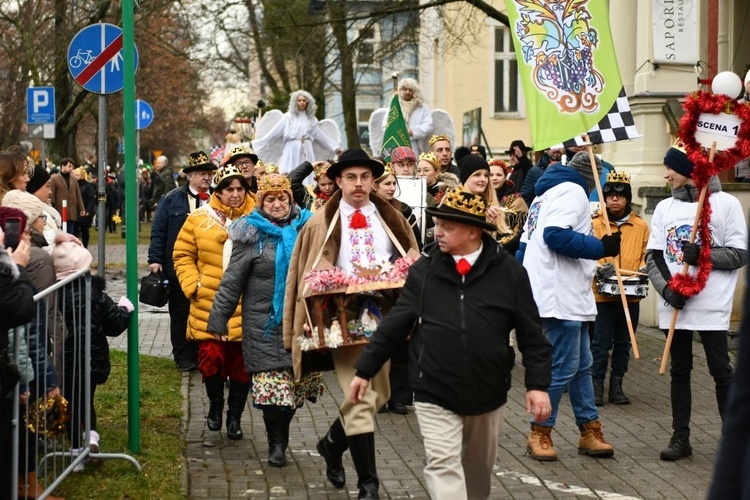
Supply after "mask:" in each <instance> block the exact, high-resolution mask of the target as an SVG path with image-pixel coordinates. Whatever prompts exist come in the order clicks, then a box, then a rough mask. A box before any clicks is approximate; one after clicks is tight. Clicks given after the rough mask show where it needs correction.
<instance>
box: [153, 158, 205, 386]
mask: <svg viewBox="0 0 750 500" xmlns="http://www.w3.org/2000/svg"><path fill="white" fill-rule="evenodd" d="M216 168H217V167H216V165H214V164H213V163H211V161H210V160H209V159H208V155H207V154H206V153H204V152H203V151H197V152H195V153H190V156H189V157H188V166H187V167H185V168H184V169H183V170H182V171H183V172H185V174H186V175H187V178H188V183H187V184H185V185H184V186H182V187H179V188H174V189H172V190H171V191H169V192H168V193H167V194H165V195H164V197H163V198H162V199H161V201H160V202H159V205H158V206H157V208H156V214H155V215H154V224H153V226H152V227H151V244H150V245H149V247H148V269H149V271H151V272H153V273H156V272H162V273H163V274H164V278H166V279H168V280H169V282H170V283H171V284H172V286H170V287H169V331H170V337H171V341H172V356H173V357H174V362H175V364H176V365H177V368H178V369H179V370H180V371H183V372H185V371H195V370H197V369H198V348H197V344H196V343H194V342H188V341H187V337H186V336H185V333H186V332H187V321H188V315H189V313H190V300H188V298H187V297H185V294H184V293H182V288H180V285H179V282H178V281H177V274H175V271H174V262H173V260H172V251H173V250H174V243H175V241H176V240H177V235H178V234H179V233H180V229H182V225H183V224H184V223H185V219H187V216H188V214H189V213H190V212H192V211H193V210H195V209H196V208H200V207H202V206H203V205H206V204H207V203H208V200H209V198H210V194H209V191H208V190H209V188H210V187H211V179H213V175H214V172H213V171H214V170H216Z"/></svg>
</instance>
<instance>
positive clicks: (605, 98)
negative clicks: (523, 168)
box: [505, 0, 630, 150]
mask: <svg viewBox="0 0 750 500" xmlns="http://www.w3.org/2000/svg"><path fill="white" fill-rule="evenodd" d="M505 3H506V6H507V9H508V18H509V20H510V29H511V32H512V33H513V41H514V45H515V51H516V57H517V59H518V71H519V73H520V75H521V82H522V84H523V89H524V95H525V98H526V110H527V116H528V118H529V122H530V124H531V136H532V139H533V144H534V149H535V150H542V149H546V148H548V147H550V146H554V145H557V144H561V143H563V142H565V141H567V140H569V139H571V138H573V137H576V136H579V135H580V134H583V133H586V132H588V131H589V130H591V129H592V128H593V129H596V126H597V124H599V122H600V121H601V120H603V119H606V115H607V113H609V112H611V110H612V109H613V106H614V105H615V101H616V100H617V97H618V95H619V94H620V91H621V89H622V80H621V79H620V71H619V69H618V67H617V58H616V57H615V47H614V43H613V41H612V34H611V32H610V28H609V11H608V9H607V2H606V0H506V2H505ZM626 103H627V101H626ZM615 109H616V107H615ZM629 111H630V110H629V108H628V112H629ZM613 137H614V136H613ZM617 140H619V139H617Z"/></svg>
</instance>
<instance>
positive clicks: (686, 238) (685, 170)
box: [0, 79, 748, 500]
mask: <svg viewBox="0 0 750 500" xmlns="http://www.w3.org/2000/svg"><path fill="white" fill-rule="evenodd" d="M399 93H400V100H401V101H402V109H403V111H404V115H405V116H404V117H405V120H406V123H407V125H408V130H409V134H410V136H412V137H413V144H414V148H411V147H408V146H400V147H397V148H393V149H392V150H391V151H389V155H388V160H389V161H386V159H384V158H381V157H377V156H375V157H371V156H370V155H368V154H367V153H366V152H365V151H363V150H361V149H349V150H346V151H343V150H342V149H341V148H340V147H339V145H338V144H337V143H335V141H333V140H332V139H331V137H330V136H329V135H327V133H326V131H325V126H324V124H322V122H321V123H319V122H318V121H317V119H315V117H314V111H315V101H314V99H313V97H312V96H311V95H310V94H309V93H307V92H304V91H298V92H295V93H293V94H292V96H291V99H290V103H289V109H288V111H287V113H285V114H283V115H280V116H279V117H277V119H278V121H277V122H275V123H274V124H273V126H271V127H267V128H266V129H265V131H264V132H265V133H264V134H262V135H259V136H257V137H256V138H255V140H253V142H252V144H247V145H243V144H239V145H236V146H234V147H232V148H229V149H228V150H227V151H226V154H225V156H224V157H223V158H222V159H221V161H220V162H214V161H212V160H211V158H210V157H209V155H207V154H206V153H205V152H203V151H197V152H194V153H191V154H190V155H189V157H188V161H187V166H186V167H185V168H183V169H182V171H181V174H180V175H181V176H182V177H183V178H184V183H183V184H181V185H178V184H177V181H176V179H177V178H178V177H179V176H176V175H175V173H174V171H173V170H172V169H171V167H169V165H168V160H167V158H166V157H159V158H158V159H157V160H156V163H155V168H154V170H153V172H148V171H146V172H143V175H144V178H143V180H142V182H140V184H139V190H140V192H141V198H142V199H145V200H147V202H146V203H145V204H142V208H143V209H142V211H141V217H142V218H143V219H144V220H147V219H150V218H151V216H152V214H151V211H152V210H154V209H155V211H154V213H153V226H152V232H151V243H150V245H149V250H148V266H149V270H150V271H151V272H153V273H156V274H158V275H160V276H161V277H162V278H163V279H164V280H167V281H168V282H169V285H170V286H169V302H168V309H169V317H170V339H171V343H172V348H173V351H172V352H173V357H174V362H175V364H176V367H177V368H178V369H179V370H182V371H186V372H189V371H199V372H200V373H201V375H202V379H203V382H204V384H205V390H206V394H207V396H208V400H209V403H210V404H209V410H208V414H207V415H206V427H207V429H208V430H210V431H213V432H219V431H222V429H225V432H226V436H227V438H228V439H231V440H241V439H243V431H242V427H241V418H242V414H243V412H244V411H245V409H246V408H247V405H248V402H249V403H250V405H251V407H252V408H255V409H257V410H260V411H261V412H262V415H263V421H264V424H265V428H266V435H267V440H268V463H269V464H270V465H272V466H275V467H283V466H285V465H286V461H287V449H288V445H289V433H290V424H291V422H292V421H293V419H294V416H295V412H296V411H297V409H299V408H300V407H301V406H302V405H303V404H305V403H307V404H314V403H315V401H316V399H317V398H319V397H320V396H321V395H322V393H323V383H322V376H321V372H322V371H326V370H333V371H334V373H335V380H336V381H337V383H338V384H339V386H340V389H341V391H342V392H343V393H344V394H345V395H346V397H345V398H344V401H343V403H342V405H341V407H340V413H339V415H338V418H336V419H335V420H333V421H332V422H331V423H330V427H329V428H328V430H327V432H326V433H325V435H323V436H321V438H320V440H319V442H318V443H317V451H318V452H319V453H320V455H321V457H322V458H323V459H324V461H325V469H326V470H325V472H326V477H327V479H328V481H329V482H330V483H331V484H332V485H333V486H334V487H335V488H343V487H344V486H345V485H346V484H347V477H346V470H345V468H344V465H343V455H344V453H345V452H347V451H349V453H350V454H351V458H352V461H353V463H354V467H355V473H356V485H357V487H358V490H359V493H358V497H359V498H363V499H376V498H379V487H380V483H379V479H378V473H377V466H376V446H377V443H376V442H375V434H374V430H375V427H374V426H375V423H374V418H375V414H376V413H377V412H394V413H402V414H403V413H407V412H409V411H412V408H413V411H415V413H416V417H417V421H418V423H419V428H420V433H421V435H422V439H423V443H424V450H425V467H424V477H425V482H426V487H427V490H428V492H429V494H430V496H431V498H436V499H451V500H453V499H462V498H465V499H485V498H488V497H489V495H490V485H491V481H490V480H491V477H492V470H493V467H494V465H495V462H496V458H497V447H498V445H499V444H500V443H499V436H500V432H501V429H502V425H503V415H504V412H505V408H506V404H507V393H508V390H509V388H510V380H511V371H512V370H513V368H514V366H515V364H516V363H515V360H516V351H520V354H521V361H522V364H523V366H524V368H525V372H524V382H525V386H526V396H525V406H526V411H527V412H528V414H529V431H528V436H527V455H528V457H529V459H530V460H539V461H554V460H557V449H556V446H555V442H554V434H553V430H554V429H555V425H556V421H557V416H558V413H559V409H560V405H561V403H562V402H563V401H564V400H565V399H567V400H568V401H569V402H570V406H571V408H572V411H573V414H574V416H575V421H576V425H577V426H578V431H579V432H580V439H579V442H578V447H577V452H578V453H579V454H581V455H587V456H590V457H592V459H607V458H609V457H613V456H615V455H616V448H615V445H616V443H615V445H613V444H612V443H610V442H609V441H608V440H607V439H606V438H605V429H604V427H603V425H602V422H601V421H600V418H599V410H598V408H599V407H601V406H602V405H604V404H606V403H609V404H616V405H625V404H631V403H633V404H637V403H638V402H637V401H632V400H631V398H630V397H628V396H627V394H626V390H627V382H626V376H627V372H628V363H629V358H630V352H631V347H632V346H631V340H630V334H629V324H630V325H633V326H634V327H637V325H638V319H639V302H640V300H641V299H643V298H644V297H645V296H646V291H645V290H647V289H648V287H649V284H650V285H651V286H652V287H653V290H654V291H655V292H656V293H657V294H658V295H659V298H658V300H657V301H658V307H659V328H660V329H662V330H664V332H665V333H666V332H667V330H668V329H669V327H670V322H671V321H672V316H673V313H674V311H679V315H678V316H677V321H676V330H675V335H674V340H673V342H672V345H671V350H670V360H671V369H670V375H671V405H672V428H673V432H672V434H671V436H664V441H665V447H664V449H663V450H662V451H661V453H660V456H659V458H660V459H661V460H665V461H676V460H680V459H683V458H686V457H689V456H690V455H691V454H692V449H691V444H690V415H691V384H690V374H691V371H692V369H693V355H692V349H693V347H694V346H695V345H696V344H695V343H694V342H693V332H697V333H698V335H699V336H700V339H701V345H702V346H703V349H704V350H705V352H706V359H707V364H708V370H709V372H710V374H711V376H712V377H713V379H714V381H715V392H716V402H717V414H718V416H719V417H720V418H721V419H725V418H729V415H731V414H732V413H731V411H730V410H729V408H733V407H734V408H735V409H734V410H733V411H739V410H738V409H736V408H742V407H741V406H737V405H734V404H733V403H730V400H731V399H732V398H733V397H740V396H739V393H740V391H735V392H737V394H735V393H733V391H732V387H733V386H732V381H733V370H732V366H731V364H730V358H729V349H728V328H729V318H730V313H731V308H732V291H733V290H734V289H735V285H736V283H737V279H738V275H739V269H740V268H742V267H743V266H745V264H746V263H747V244H748V232H747V225H746V222H745V218H744V215H743V212H742V208H741V206H740V203H739V201H738V200H737V199H736V198H734V197H733V196H731V195H729V194H727V193H724V192H722V190H721V184H720V183H719V181H718V179H717V178H713V179H712V180H711V183H710V187H709V193H710V195H709V196H710V200H711V207H712V212H711V218H710V221H711V224H710V226H711V241H701V240H700V239H698V240H695V241H694V242H691V241H690V233H691V230H692V226H693V220H694V218H695V214H696V209H697V205H698V203H697V202H698V198H699V196H698V191H697V189H696V187H695V182H694V180H693V179H692V173H693V168H694V165H693V163H692V162H691V161H690V160H689V158H688V156H687V155H686V154H685V152H684V150H682V149H681V148H680V146H679V145H675V146H673V147H671V148H669V150H668V151H666V152H665V156H664V167H665V170H664V179H665V180H666V181H667V183H668V184H669V187H670V189H671V196H670V197H668V198H666V199H664V200H663V201H661V202H660V203H659V204H658V205H657V207H656V209H655V212H654V215H653V217H652V220H651V224H650V225H649V224H647V223H646V222H645V221H644V220H643V219H642V218H641V217H640V216H639V215H638V214H637V213H636V212H635V211H634V210H633V206H632V198H633V193H632V188H631V177H630V175H629V174H628V173H627V172H623V171H619V170H617V169H616V167H615V166H613V165H612V164H610V163H609V162H607V161H605V160H603V159H601V158H599V157H598V156H596V155H590V154H589V151H588V148H587V147H580V148H571V149H563V148H560V149H549V150H546V151H544V152H543V153H542V154H541V156H540V157H539V160H538V161H537V163H536V164H534V163H532V161H531V159H530V157H529V153H530V151H531V148H528V147H527V146H526V145H525V144H524V143H523V141H520V140H515V141H513V142H512V143H511V145H510V148H509V149H508V150H507V151H505V156H504V157H507V158H509V161H508V162H506V161H504V160H500V159H495V158H489V159H488V158H487V156H488V155H487V151H486V149H485V147H484V146H482V145H478V144H476V145H466V146H465V147H458V148H454V145H453V144H452V142H451V139H450V138H449V136H448V135H447V134H444V133H432V134H430V133H429V132H428V131H430V130H431V131H433V132H435V130H433V128H432V122H431V115H430V113H429V110H428V108H427V107H426V105H425V104H424V103H423V102H421V96H420V93H419V88H418V85H417V84H416V82H414V81H413V80H409V79H407V80H404V81H402V82H401V85H400V87H399ZM428 121H429V123H427V122H428ZM321 155H323V156H321ZM217 163H218V164H217ZM74 166H75V163H74V162H73V160H69V161H66V160H63V161H62V162H61V167H60V172H59V173H57V174H53V175H52V176H51V177H50V175H49V173H48V172H47V171H46V169H44V168H42V167H39V166H36V167H33V166H29V165H28V163H27V161H26V157H25V156H24V155H23V154H21V153H19V152H7V153H0V205H2V208H0V228H2V229H4V230H6V229H7V227H6V225H7V221H8V220H9V219H10V218H14V217H17V218H20V219H21V220H22V221H23V222H24V226H23V227H24V228H29V229H28V230H27V231H24V232H23V233H24V234H25V235H26V236H24V238H22V241H21V242H18V243H16V246H15V247H12V246H9V245H8V244H7V243H8V242H7V239H6V247H8V252H7V253H6V252H4V251H3V252H0V287H2V289H3V294H2V296H3V297H4V298H3V302H6V300H7V302H8V304H7V307H8V308H10V307H13V309H7V310H9V311H10V310H13V311H14V312H16V313H17V316H18V317H8V318H7V319H6V318H4V321H5V322H4V323H3V325H4V326H3V328H11V327H14V326H17V325H21V324H26V323H28V321H29V320H30V317H27V316H26V315H24V311H23V308H19V307H16V306H11V304H15V303H23V301H24V300H26V302H29V299H28V296H29V294H30V293H31V291H32V290H34V289H35V288H34V287H36V289H43V287H44V286H49V284H47V285H44V284H41V283H40V282H37V280H35V279H34V276H33V274H34V273H35V272H37V271H34V270H33V269H35V267H34V265H33V261H34V255H35V254H38V255H39V257H37V260H40V259H41V260H46V262H47V263H46V264H40V265H39V267H43V268H44V269H46V270H45V271H44V272H45V273H46V274H45V276H47V279H49V278H50V277H51V280H52V281H51V282H54V280H55V273H56V274H57V278H59V277H61V276H64V275H65V273H66V272H70V271H71V270H73V271H74V270H76V269H81V268H82V267H86V266H88V264H90V262H91V260H90V255H89V257H88V260H87V259H86V258H85V257H81V256H80V255H79V253H78V252H80V251H81V250H82V251H84V252H86V251H85V248H84V246H85V245H86V243H87V240H88V236H87V233H83V232H80V229H81V228H83V227H85V226H86V224H88V225H90V224H91V223H90V220H89V221H88V222H87V219H86V218H87V217H89V216H90V214H92V213H93V211H94V210H93V209H91V207H90V205H89V203H88V199H87V196H88V195H84V191H88V190H87V189H84V188H86V186H85V185H83V184H81V183H82V182H83V183H86V181H87V180H88V181H91V180H93V179H92V176H95V175H96V172H95V170H89V169H86V167H81V168H79V169H75V168H74ZM76 172H77V173H76ZM413 178H424V186H425V188H426V193H425V200H426V201H425V206H419V207H415V206H409V205H407V204H406V203H403V202H401V201H399V199H398V195H399V194H400V186H399V182H400V181H401V182H405V181H404V180H403V179H413ZM597 182H599V183H601V185H602V195H603V199H602V200H600V199H599V197H598V195H597V190H596V184H597ZM94 195H95V193H94ZM62 199H67V200H68V203H67V212H68V221H67V232H68V233H70V234H66V233H63V232H62V231H60V229H59V224H58V223H57V222H58V218H56V216H55V215H54V214H55V208H57V212H60V208H58V202H59V201H60V200H62ZM593 206H595V207H596V209H592V207H593ZM420 215H421V217H420ZM57 217H59V215H58V216H57ZM108 220H109V214H108ZM6 232H7V231H6ZM76 235H79V236H76ZM14 243H15V242H14ZM35 245H38V249H39V251H38V252H36V251H35V252H31V251H32V250H34V249H35V248H36V247H35ZM706 245H708V246H710V256H711V257H710V264H711V271H710V275H709V277H708V281H707V285H706V287H705V289H704V290H703V291H701V292H700V293H698V294H697V295H695V296H692V297H687V296H685V295H683V294H682V293H680V292H679V291H678V290H676V289H675V287H674V285H673V280H672V277H673V276H675V275H677V274H679V273H680V272H682V268H683V266H685V265H688V266H695V265H696V264H697V263H698V259H699V256H700V255H701V251H702V249H703V248H704V247H705V246H706ZM86 253H88V252H86ZM42 254H43V255H42ZM29 255H31V257H29ZM38 273H41V271H38ZM50 273H51V274H50ZM29 275H32V276H31V281H29ZM39 279H41V278H39ZM621 279H622V280H623V281H620V280H621ZM620 287H623V288H625V291H626V295H627V300H626V304H627V308H625V307H623V302H622V301H621V298H620ZM6 290H7V293H6V292H5V291H6ZM96 290H97V292H96V293H97V297H99V300H100V301H101V305H100V306H98V307H100V308H101V313H100V314H101V316H100V320H99V321H98V322H97V324H96V328H94V325H93V324H92V332H94V330H96V331H97V332H100V333H101V335H117V334H119V333H120V332H121V331H122V329H124V327H125V326H124V325H125V324H124V323H123V324H122V325H121V324H120V323H121V322H118V321H116V320H113V319H105V318H106V317H107V316H106V315H114V318H115V319H116V318H121V319H122V318H125V319H126V318H127V314H128V313H129V310H132V305H130V304H128V303H127V300H126V299H125V300H124V301H123V300H121V302H120V303H119V304H115V303H114V302H112V300H111V299H109V297H107V296H106V293H104V291H103V288H96ZM347 291H348V293H345V292H347ZM6 297H7V299H6ZM12 301H17V302H12ZM3 307H4V310H5V308H6V304H5V303H4V304H3ZM98 314H99V313H98ZM120 326H122V328H120ZM115 330H119V331H115ZM325 347H327V348H326V349H323V348H325ZM32 349H36V350H39V349H42V350H44V347H39V346H37V347H33V346H31V345H29V350H32ZM105 355H106V353H105ZM92 356H99V355H97V354H93V353H92ZM102 356H103V355H102ZM35 368H37V369H39V368H40V367H35ZM697 369H702V367H698V368H697ZM52 371H53V372H54V370H52ZM107 373H108V372H107ZM53 375H54V373H51V374H50V376H53ZM36 376H37V377H39V376H44V373H43V372H39V371H37V372H36ZM69 376H71V377H74V376H75V374H70V375H69ZM105 380H106V376H104V377H103V378H100V379H97V381H96V382H95V383H103V381H105ZM53 385H54V384H53ZM22 393H23V391H22ZM93 393H94V391H92V399H93ZM566 393H567V398H564V394H566ZM27 397H28V395H27ZM5 401H7V398H6V399H5ZM90 404H91V405H92V406H93V401H91V402H90ZM5 415H6V410H5V403H4V406H3V413H2V416H3V418H5ZM94 434H95V433H92V436H93V435H94ZM6 437H7V436H4V438H6ZM94 437H95V438H96V439H97V443H96V444H97V446H98V439H99V436H98V434H95V436H94ZM94 437H92V439H94ZM72 439H73V443H77V444H74V446H80V436H75V435H74V436H73V437H72ZM4 442H5V441H3V442H2V443H4ZM0 449H5V446H4V445H3V446H0ZM724 451H725V450H722V452H724ZM727 453H731V452H727ZM735 453H736V451H735ZM7 459H8V458H6V460H7ZM725 460H726V459H725ZM735 462H736V463H737V464H738V465H737V467H739V466H740V464H741V463H742V461H741V460H737V461H735ZM0 470H2V467H0ZM729 470H731V466H730V465H728V466H727V467H726V468H725V469H724V473H728V472H727V471H729ZM724 483H726V482H722V486H721V487H716V488H715V489H714V490H712V493H711V495H712V498H735V497H739V496H733V495H732V493H728V492H729V491H730V490H727V489H724V490H722V489H721V488H731V487H735V488H741V487H742V485H741V483H742V481H735V483H736V484H735V485H734V486H732V485H729V486H727V485H726V484H724ZM26 487H27V488H29V487H35V486H33V485H28V484H27V485H26ZM734 491H740V490H739V489H737V490H734ZM744 494H745V495H747V494H748V491H747V490H745V491H744ZM727 495H729V496H727ZM738 495H739V494H738ZM48 498H53V497H48Z"/></svg>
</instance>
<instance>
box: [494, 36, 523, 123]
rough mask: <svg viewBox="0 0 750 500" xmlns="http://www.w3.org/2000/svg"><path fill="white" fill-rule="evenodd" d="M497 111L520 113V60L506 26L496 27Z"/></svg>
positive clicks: (495, 106)
mask: <svg viewBox="0 0 750 500" xmlns="http://www.w3.org/2000/svg"><path fill="white" fill-rule="evenodd" d="M494 59H495V61H494V62H495V82H494V89H495V93H494V97H495V105H494V110H495V113H496V114H497V113H516V114H517V113H518V112H519V99H520V95H519V91H518V62H517V61H516V53H515V51H514V49H513V37H512V36H511V33H510V30H509V29H508V28H505V27H496V28H495V57H494Z"/></svg>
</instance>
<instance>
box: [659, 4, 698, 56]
mask: <svg viewBox="0 0 750 500" xmlns="http://www.w3.org/2000/svg"><path fill="white" fill-rule="evenodd" d="M698 6H699V2H697V1H695V0H654V1H653V2H651V7H652V11H651V19H653V26H652V31H651V35H652V39H653V47H654V62H655V63H663V64H690V65H691V66H692V65H693V64H695V61H697V60H698V40H697V33H698V29H697V27H696V21H697V16H698Z"/></svg>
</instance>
